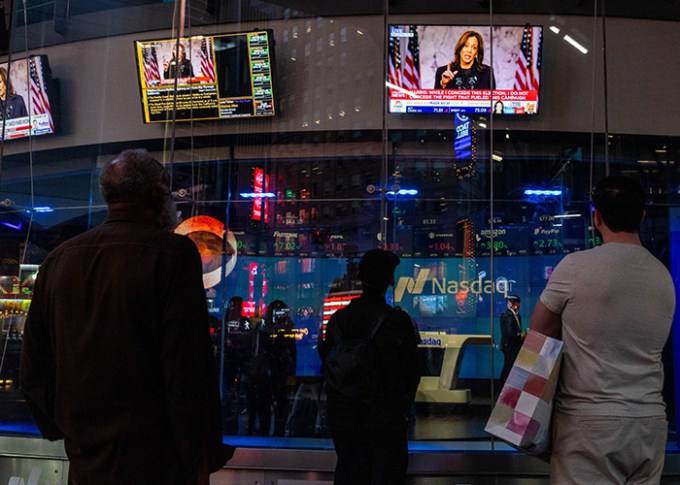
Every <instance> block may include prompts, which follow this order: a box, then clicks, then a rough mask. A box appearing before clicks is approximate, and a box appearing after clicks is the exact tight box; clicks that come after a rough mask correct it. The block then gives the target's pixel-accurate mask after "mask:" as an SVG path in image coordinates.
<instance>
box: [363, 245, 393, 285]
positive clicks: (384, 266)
mask: <svg viewBox="0 0 680 485" xmlns="http://www.w3.org/2000/svg"><path fill="white" fill-rule="evenodd" d="M399 263H400V260H399V256H397V255H396V254H394V253H391V252H389V251H385V250H383V249H371V250H369V251H366V253H365V254H364V255H363V257H362V258H361V261H359V279H360V280H361V283H362V285H363V290H364V291H374V292H385V291H386V290H387V287H388V286H390V285H393V284H394V270H395V269H396V267H397V266H398V265H399Z"/></svg>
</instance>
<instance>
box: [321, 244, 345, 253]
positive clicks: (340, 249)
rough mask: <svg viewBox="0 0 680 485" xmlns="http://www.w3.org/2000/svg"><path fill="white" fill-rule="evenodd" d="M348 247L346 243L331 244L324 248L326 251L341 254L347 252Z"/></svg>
mask: <svg viewBox="0 0 680 485" xmlns="http://www.w3.org/2000/svg"><path fill="white" fill-rule="evenodd" d="M346 245H347V244H346V243H342V242H331V243H327V244H325V245H324V247H325V248H326V251H332V252H338V253H341V252H343V251H344V250H345V246H346Z"/></svg>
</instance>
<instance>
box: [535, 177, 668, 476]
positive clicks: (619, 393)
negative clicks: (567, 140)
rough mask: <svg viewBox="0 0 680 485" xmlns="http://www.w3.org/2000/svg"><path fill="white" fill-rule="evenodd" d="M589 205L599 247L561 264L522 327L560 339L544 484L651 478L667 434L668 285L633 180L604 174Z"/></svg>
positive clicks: (641, 197) (657, 470) (659, 464)
mask: <svg viewBox="0 0 680 485" xmlns="http://www.w3.org/2000/svg"><path fill="white" fill-rule="evenodd" d="M593 202H594V205H595V211H594V224H595V227H596V229H597V230H598V231H599V232H600V234H601V235H602V239H603V241H604V245H603V246H601V247H597V248H594V249H590V250H587V251H581V252H577V253H572V254H570V255H568V256H566V257H565V258H564V259H563V260H562V261H561V262H560V264H559V265H558V266H557V267H556V268H555V270H554V271H553V273H552V275H551V276H550V280H549V281H548V284H547V286H546V288H545V290H544V291H543V293H542V294H541V298H540V301H539V302H538V303H537V304H536V308H535V309H534V313H533V315H532V317H531V323H530V326H531V328H532V329H533V330H536V331H538V332H541V333H543V334H545V335H550V336H557V335H560V334H561V338H562V339H563V340H564V357H563V362H562V372H561V376H560V390H559V393H558V395H557V399H556V403H555V415H554V418H553V455H552V459H551V466H550V476H551V483H553V484H583V483H598V484H600V483H659V481H660V477H661V471H662V468H663V462H664V454H665V444H666V435H667V421H666V416H665V404H664V402H663V398H662V396H661V390H662V387H663V365H662V362H661V352H662V350H663V347H664V344H665V342H666V340H667V338H668V334H669V332H670V328H671V323H672V320H673V313H674V310H675V290H674V287H673V282H672V279H671V276H670V274H669V273H668V270H667V269H666V268H665V267H664V266H663V265H662V264H661V263H660V262H659V261H658V260H657V259H656V258H655V257H654V256H652V255H651V254H650V253H649V252H648V251H647V250H646V249H645V248H644V247H643V246H642V244H641V242H640V238H639V227H640V222H641V221H642V218H643V216H644V212H645V201H644V193H643V192H642V188H641V187H640V185H639V184H638V183H637V182H635V181H633V180H632V179H629V178H627V177H607V178H605V179H604V180H602V181H601V182H600V183H599V184H598V185H597V187H596V188H595V191H594V193H593Z"/></svg>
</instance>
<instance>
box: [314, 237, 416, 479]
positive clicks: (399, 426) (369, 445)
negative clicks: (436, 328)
mask: <svg viewBox="0 0 680 485" xmlns="http://www.w3.org/2000/svg"><path fill="white" fill-rule="evenodd" d="M398 264H399V258H398V257H397V256H396V255H395V254H393V253H390V252H388V251H383V250H382V249H372V250H370V251H368V252H366V254H364V256H363V257H362V258H361V261H360V263H359V279H360V280H361V282H362V294H361V296H360V297H359V298H357V299H354V300H352V301H351V303H350V304H349V305H348V306H347V307H345V308H343V309H341V310H338V311H337V312H336V313H334V314H333V316H332V317H331V319H330V321H329V322H328V327H327V333H326V339H325V341H321V342H319V355H320V357H321V360H322V361H325V360H326V357H327V356H328V354H329V352H330V351H331V350H332V349H333V347H334V346H336V345H337V344H338V342H339V341H340V337H339V335H342V336H343V338H356V337H358V336H361V335H370V334H371V331H372V330H373V328H374V326H375V325H376V324H377V322H378V320H379V319H381V317H382V318H384V319H383V322H382V324H381V326H380V327H379V328H378V331H377V332H376V333H375V335H374V336H373V339H372V342H373V346H374V349H375V355H376V357H377V365H376V367H377V374H378V376H379V382H378V384H377V385H376V386H375V389H374V392H371V393H369V394H370V396H366V398H365V399H352V398H349V397H347V396H346V395H344V394H343V393H342V392H340V391H338V390H337V389H334V388H333V387H331V386H327V395H328V424H329V427H330V431H331V433H332V435H333V444H334V446H335V452H336V454H337V457H338V460H337V465H336V469H335V481H334V483H335V484H336V485H364V484H365V485H369V484H370V485H378V484H385V485H388V484H389V485H399V484H402V483H404V481H405V478H406V470H407V467H408V441H407V431H408V414H409V411H410V408H411V406H412V404H413V401H414V399H415V393H416V389H417V387H418V383H419V382H420V374H421V361H420V358H419V353H418V342H419V341H420V339H419V337H418V333H417V331H416V329H415V327H414V325H413V321H412V320H411V318H410V317H409V316H408V314H406V313H405V312H403V311H401V310H397V309H394V308H392V307H391V306H389V305H388V304H387V303H386V302H385V293H386V291H387V288H388V287H389V286H390V285H393V284H394V270H395V268H396V267H397V265H398Z"/></svg>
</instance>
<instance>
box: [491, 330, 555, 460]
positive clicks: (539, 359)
mask: <svg viewBox="0 0 680 485" xmlns="http://www.w3.org/2000/svg"><path fill="white" fill-rule="evenodd" d="M561 357H562V341H561V340H558V339H554V338H551V337H546V336H545V335H542V334H540V333H538V332H535V331H533V330H529V332H528V333H527V336H526V338H525V339H524V343H523V344H522V348H521V349H520V351H519V354H518V355H517V359H516V360H515V363H514V365H513V367H512V370H511V371H510V374H509V375H508V379H507V381H506V382H505V385H504V386H503V389H502V390H501V393H500V395H499V397H498V401H496V405H495V406H494V408H493V411H492V412H491V416H489V421H488V422H487V424H486V428H484V430H485V431H486V432H487V433H490V434H492V435H493V436H496V437H497V438H500V439H502V440H503V441H505V442H507V443H508V444H510V445H512V446H514V447H515V448H517V449H519V450H521V451H523V452H525V453H527V454H530V455H537V456H542V457H543V458H545V457H546V451H547V449H548V444H549V442H550V418H551V416H552V407H553V398H554V396H555V388H556V386H557V379H558V376H559V372H560V360H561Z"/></svg>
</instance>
